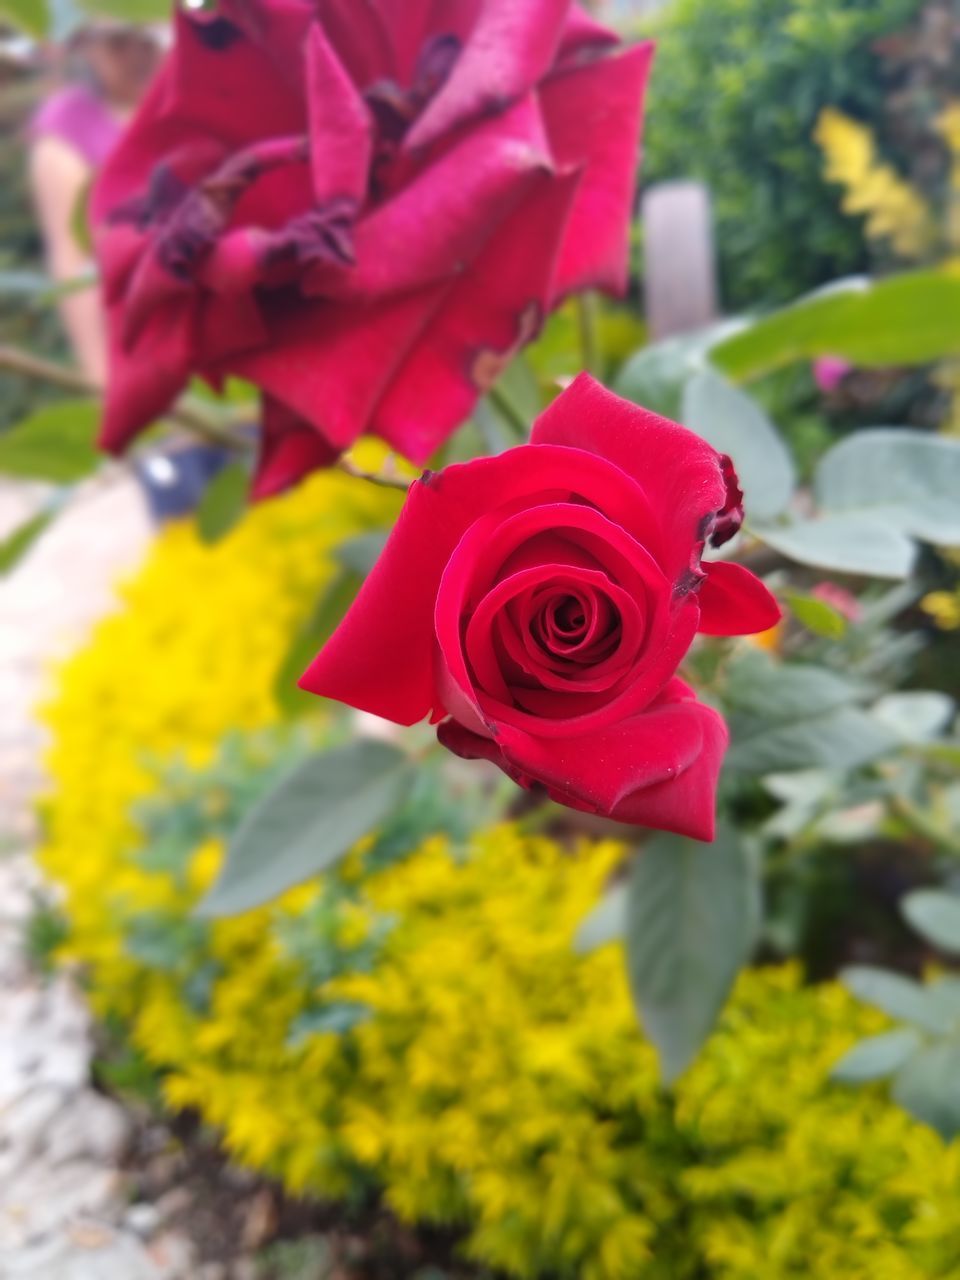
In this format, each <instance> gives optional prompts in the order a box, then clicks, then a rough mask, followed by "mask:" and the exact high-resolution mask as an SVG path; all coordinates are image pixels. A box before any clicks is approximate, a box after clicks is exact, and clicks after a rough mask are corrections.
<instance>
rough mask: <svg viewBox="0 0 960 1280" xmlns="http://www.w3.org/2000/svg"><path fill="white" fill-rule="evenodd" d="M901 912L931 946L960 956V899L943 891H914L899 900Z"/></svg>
mask: <svg viewBox="0 0 960 1280" xmlns="http://www.w3.org/2000/svg"><path fill="white" fill-rule="evenodd" d="M900 909H901V911H902V912H903V914H904V916H905V917H906V919H907V920H908V921H909V923H910V924H912V925H913V927H914V929H916V931H917V932H918V933H919V934H921V935H922V936H923V937H924V938H926V940H927V941H928V942H930V943H932V944H933V946H935V947H939V948H940V950H941V951H946V952H947V953H948V954H950V955H957V956H960V896H958V895H957V894H955V893H947V892H946V890H943V889H915V890H914V891H913V892H912V893H908V894H907V895H906V896H905V897H904V898H903V899H902V901H901V903H900Z"/></svg>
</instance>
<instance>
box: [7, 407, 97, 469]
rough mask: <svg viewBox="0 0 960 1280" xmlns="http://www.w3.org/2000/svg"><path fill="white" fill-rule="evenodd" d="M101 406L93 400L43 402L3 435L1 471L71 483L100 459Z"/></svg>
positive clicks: (92, 467)
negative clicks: (98, 437) (41, 405)
mask: <svg viewBox="0 0 960 1280" xmlns="http://www.w3.org/2000/svg"><path fill="white" fill-rule="evenodd" d="M99 421H100V409H99V407H98V406H97V405H96V404H94V403H93V401H91V400H58V401H56V402H55V403H53V404H49V405H44V407H43V408H42V409H38V410H37V411H36V413H34V414H33V415H32V416H31V417H29V418H27V419H26V420H25V421H24V422H21V423H19V424H18V425H17V426H16V427H14V428H13V429H12V430H10V431H7V432H5V433H4V434H2V435H0V471H2V472H6V473H7V475H12V476H20V477H22V478H23V479H26V480H50V481H53V482H54V483H55V484H70V483H72V482H73V481H75V480H80V479H82V478H83V476H85V475H88V474H89V473H90V472H91V471H93V470H94V468H95V467H96V466H97V465H98V463H99V462H100V460H101V457H100V453H99V452H98V450H97V447H96V437H97V428H98V425H99Z"/></svg>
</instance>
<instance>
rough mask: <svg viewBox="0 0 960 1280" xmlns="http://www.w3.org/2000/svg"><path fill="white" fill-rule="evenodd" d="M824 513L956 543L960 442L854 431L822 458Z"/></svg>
mask: <svg viewBox="0 0 960 1280" xmlns="http://www.w3.org/2000/svg"><path fill="white" fill-rule="evenodd" d="M814 492H815V494H816V497H817V502H818V504H819V505H820V507H821V508H822V509H823V510H824V511H831V512H834V511H835V512H842V511H853V512H859V513H861V514H867V515H872V518H873V519H874V520H876V521H879V522H881V523H883V524H886V525H889V526H891V527H892V528H895V529H899V530H901V531H902V532H903V533H907V534H910V535H912V536H913V537H915V538H923V539H925V540H926V541H928V542H935V543H939V544H940V545H943V546H957V545H958V544H960V498H958V495H960V440H956V439H949V438H948V437H946V436H938V435H932V434H930V433H929V432H925V431H915V430H911V429H909V428H906V427H877V428H873V429H871V430H868V431H857V432H855V433H854V434H853V435H851V436H848V437H847V439H846V440H843V441H841V442H840V444H838V445H835V446H834V447H833V448H832V449H831V450H830V451H829V452H828V453H826V454H825V455H824V457H823V458H822V459H821V461H820V464H819V466H818V467H817V471H816V475H815V476H814Z"/></svg>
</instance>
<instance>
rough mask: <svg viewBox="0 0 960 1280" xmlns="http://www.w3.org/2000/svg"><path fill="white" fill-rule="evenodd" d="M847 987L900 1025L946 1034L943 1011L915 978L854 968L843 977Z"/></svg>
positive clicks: (874, 969)
mask: <svg viewBox="0 0 960 1280" xmlns="http://www.w3.org/2000/svg"><path fill="white" fill-rule="evenodd" d="M840 980H841V982H842V983H843V985H844V986H845V987H846V988H847V990H848V991H850V992H851V993H852V994H853V995H855V996H856V997H857V999H858V1000H862V1001H863V1002H864V1003H865V1004H871V1005H873V1006H874V1007H875V1008H877V1009H882V1010H883V1012H884V1013H887V1014H889V1015H890V1017H891V1018H896V1019H897V1020H898V1021H899V1022H909V1023H911V1024H912V1025H913V1026H915V1027H919V1028H920V1029H921V1030H923V1031H932V1032H934V1033H936V1032H943V1031H944V1030H945V1029H946V1027H945V1024H944V1018H943V1011H942V1009H941V1008H940V1007H939V1006H938V1004H937V1002H936V1000H933V999H931V997H930V992H929V990H928V989H927V988H926V987H924V986H923V985H922V984H921V983H919V982H916V981H915V980H914V979H913V978H907V977H904V975H903V974H902V973H893V972H892V971H891V970H889V969H879V968H876V967H874V966H873V965H852V966H851V967H850V968H848V969H844V970H843V971H842V972H841V974H840Z"/></svg>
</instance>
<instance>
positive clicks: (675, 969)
mask: <svg viewBox="0 0 960 1280" xmlns="http://www.w3.org/2000/svg"><path fill="white" fill-rule="evenodd" d="M759 914H760V910H759V889H758V883H757V875H756V870H755V867H754V865H753V860H752V858H751V857H750V855H749V852H748V850H747V849H746V848H745V847H744V845H743V842H742V839H741V838H740V837H739V836H738V834H737V833H736V832H735V831H733V830H732V829H727V828H725V829H722V830H721V831H720V833H719V834H718V836H717V839H716V841H715V842H714V843H713V844H702V843H700V842H699V841H696V840H685V839H681V838H680V837H678V836H657V837H656V838H654V839H653V840H651V841H650V843H649V844H647V845H645V846H644V848H643V849H642V850H641V851H640V853H639V854H638V856H637V858H636V860H635V862H634V865H633V867H632V869H631V874H630V881H629V884H628V888H627V929H626V944H627V970H628V973H629V977H630V987H631V990H632V992H633V998H634V1001H635V1003H636V1005H637V1010H638V1012H639V1015H640V1021H641V1023H642V1024H643V1028H644V1030H645V1032H646V1033H647V1035H648V1036H649V1037H650V1039H651V1040H652V1041H653V1043H654V1044H655V1045H656V1047H657V1052H658V1054H659V1057H660V1065H661V1070H662V1072H663V1076H664V1079H665V1080H666V1081H668V1082H670V1081H673V1080H675V1079H676V1078H677V1077H678V1076H679V1075H680V1074H681V1073H682V1072H683V1071H684V1070H685V1069H686V1068H687V1067H688V1066H689V1064H690V1063H691V1061H692V1060H693V1058H694V1056H695V1054H696V1052H697V1050H698V1049H699V1048H700V1045H701V1044H702V1043H703V1041H704V1040H705V1039H706V1037H707V1036H708V1035H709V1033H710V1030H711V1028H712V1027H713V1024H714V1021H715V1020H716V1017H717V1014H718V1013H719V1012H720V1009H721V1008H722V1006H723V1003H724V1001H725V1000H726V998H727V994H728V992H729V990H730V987H731V985H732V983H733V980H734V978H735V977H736V975H737V972H738V971H739V969H740V968H741V966H742V965H743V964H744V963H745V961H746V960H747V958H748V956H749V954H750V952H751V950H752V949H753V945H754V942H755V939H756V937H757V929H758V921H759Z"/></svg>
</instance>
